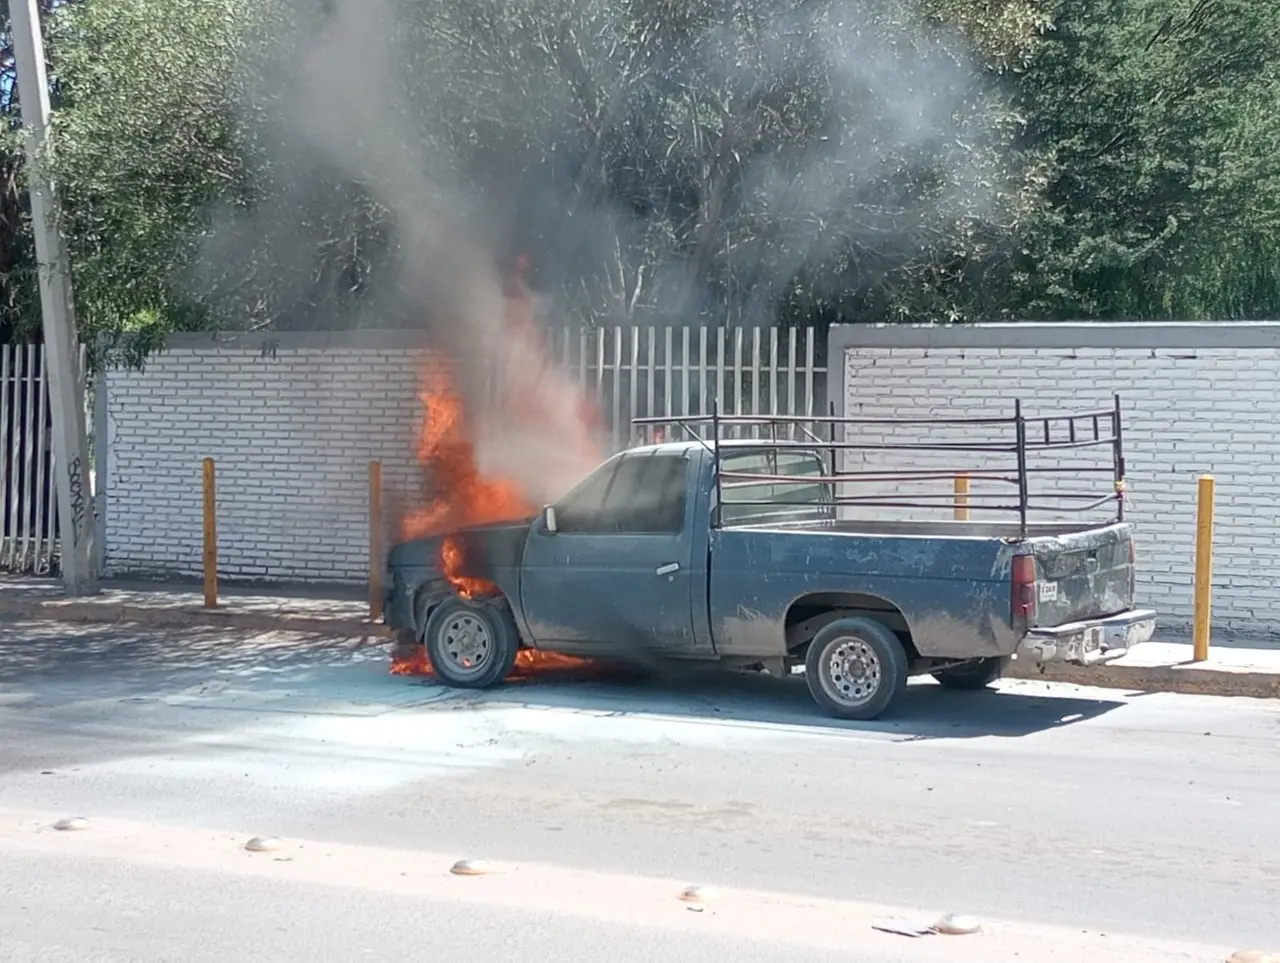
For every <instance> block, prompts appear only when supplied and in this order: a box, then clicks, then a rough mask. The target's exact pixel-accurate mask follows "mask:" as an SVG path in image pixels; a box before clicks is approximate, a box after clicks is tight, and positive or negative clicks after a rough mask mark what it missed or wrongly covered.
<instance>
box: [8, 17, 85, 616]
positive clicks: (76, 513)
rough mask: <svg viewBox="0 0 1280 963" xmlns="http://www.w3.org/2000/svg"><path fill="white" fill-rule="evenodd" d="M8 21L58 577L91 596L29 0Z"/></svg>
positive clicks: (63, 295)
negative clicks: (48, 422) (49, 433)
mask: <svg viewBox="0 0 1280 963" xmlns="http://www.w3.org/2000/svg"><path fill="white" fill-rule="evenodd" d="M9 19H10V28H11V30H12V32H13V59H14V66H15V67H16V68H17V73H18V98H19V106H20V108H21V110H22V126H23V127H24V128H25V129H26V141H27V145H26V146H27V183H28V186H29V189H30V192H31V226H32V230H33V231H34V233H35V241H36V262H37V264H38V265H39V273H40V315H41V320H42V322H43V326H44V351H45V368H46V371H47V372H48V375H47V377H48V379H49V406H50V409H51V412H52V414H53V459H54V466H55V468H56V469H57V473H56V484H57V489H58V531H59V535H60V541H61V546H60V547H61V556H62V580H63V584H64V585H65V586H66V592H67V594H68V595H71V596H76V595H91V594H93V593H94V592H95V591H97V581H98V573H97V571H96V570H95V568H94V562H93V494H92V492H91V490H90V486H89V442H88V438H87V436H86V433H85V410H84V409H85V385H84V372H83V371H82V370H81V368H80V351H79V342H78V340H77V338H76V318H75V312H74V309H73V306H72V304H73V302H72V297H71V268H70V264H69V262H68V260H67V252H66V246H65V245H64V244H63V240H62V235H61V233H59V231H58V225H57V222H56V210H55V205H54V197H53V182H52V181H51V180H50V179H49V178H48V177H47V176H45V173H44V171H43V169H42V163H43V154H44V145H45V141H46V139H47V138H48V135H49V115H50V113H51V107H50V104H49V78H48V75H47V73H46V71H45V65H44V37H43V35H42V34H41V31H40V8H39V5H38V2H37V0H10V2H9Z"/></svg>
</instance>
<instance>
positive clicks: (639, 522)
mask: <svg viewBox="0 0 1280 963" xmlns="http://www.w3.org/2000/svg"><path fill="white" fill-rule="evenodd" d="M691 464H692V463H691V461H690V459H689V457H688V454H687V453H686V452H679V451H674V452H673V451H662V450H647V451H633V452H624V453H623V454H621V455H617V456H615V457H614V458H611V459H610V460H609V461H607V462H605V464H603V465H601V466H600V468H599V469H597V470H596V471H595V472H594V473H593V474H592V475H591V476H589V477H588V478H587V479H586V481H584V482H583V483H582V484H581V485H579V486H578V487H577V488H576V489H575V490H574V491H573V492H571V493H570V494H569V495H568V496H566V497H565V498H564V499H563V500H562V501H561V502H560V503H558V504H557V505H556V506H555V516H556V531H554V532H551V531H548V530H547V527H546V524H545V520H544V519H539V520H538V521H537V522H536V523H535V524H534V526H533V529H532V530H531V531H530V533H529V537H528V540H527V541H526V543H525V551H524V558H523V561H522V564H521V588H520V598H521V604H522V606H523V608H524V612H525V616H526V618H527V620H528V625H529V631H530V633H531V634H532V636H533V639H534V642H535V643H536V644H537V645H539V646H540V647H545V648H553V649H560V650H563V651H573V650H576V649H582V650H595V651H601V652H606V653H607V652H608V651H610V650H617V651H618V652H619V654H620V655H626V654H627V652H626V650H627V649H628V648H630V649H632V650H633V651H634V650H636V649H640V650H642V651H643V650H650V651H654V652H658V653H662V654H686V655H691V654H697V653H699V651H700V650H699V643H698V642H697V641H696V637H695V633H694V630H693V607H692V606H693V600H694V596H695V586H696V588H697V596H698V598H699V599H702V598H703V594H704V592H705V581H704V580H705V577H706V573H705V571H704V570H703V569H704V567H705V564H704V566H699V569H698V571H697V572H695V571H694V570H693V569H694V566H693V564H692V555H693V552H692V539H691V538H690V537H689V534H688V531H689V525H690V518H691V517H692V513H693V507H694V506H693V505H692V504H691V502H692V499H691V496H690V484H689V474H690V469H691ZM704 604H705V601H704ZM707 654H710V648H709V646H708V647H707Z"/></svg>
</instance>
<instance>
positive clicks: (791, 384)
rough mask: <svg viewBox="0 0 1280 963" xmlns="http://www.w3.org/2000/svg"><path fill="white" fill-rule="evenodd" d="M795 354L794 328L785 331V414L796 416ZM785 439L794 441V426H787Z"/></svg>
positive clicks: (796, 357) (797, 411) (797, 360)
mask: <svg viewBox="0 0 1280 963" xmlns="http://www.w3.org/2000/svg"><path fill="white" fill-rule="evenodd" d="M799 360H800V359H799V357H798V356H797V352H796V329H795V327H794V326H792V327H790V328H788V329H787V414H788V415H798V414H799V413H800V412H799V410H798V409H797V408H796V366H797V364H798V362H799ZM787 438H788V439H789V440H790V441H795V440H796V426H795V425H794V424H792V425H788V426H787Z"/></svg>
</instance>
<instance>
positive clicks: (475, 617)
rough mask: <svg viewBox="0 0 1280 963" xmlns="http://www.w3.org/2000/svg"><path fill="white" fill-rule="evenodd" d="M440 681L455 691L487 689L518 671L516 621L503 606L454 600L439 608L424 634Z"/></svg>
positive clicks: (495, 603) (488, 602) (434, 669)
mask: <svg viewBox="0 0 1280 963" xmlns="http://www.w3.org/2000/svg"><path fill="white" fill-rule="evenodd" d="M423 641H424V643H425V644H426V647H427V658H428V659H429V660H430V661H431V668H432V670H433V671H434V673H435V675H436V678H438V679H439V680H440V681H441V682H443V683H445V684H446V685H450V686H453V687H454V688H455V689H487V688H489V687H490V686H494V685H497V684H498V683H499V682H501V681H502V680H503V679H505V678H506V677H507V676H508V675H510V674H511V669H512V668H513V667H514V666H515V662H516V652H517V651H518V650H519V648H520V639H519V634H518V633H517V631H516V625H515V620H514V619H513V618H512V617H511V612H510V610H509V609H507V607H506V605H505V604H504V603H501V602H495V601H491V600H490V601H484V602H471V601H468V600H466V599H459V598H451V599H448V600H446V601H444V602H442V603H440V605H438V606H437V607H436V609H435V611H433V612H432V613H431V617H430V618H428V619H427V628H426V631H425V632H424V633H423Z"/></svg>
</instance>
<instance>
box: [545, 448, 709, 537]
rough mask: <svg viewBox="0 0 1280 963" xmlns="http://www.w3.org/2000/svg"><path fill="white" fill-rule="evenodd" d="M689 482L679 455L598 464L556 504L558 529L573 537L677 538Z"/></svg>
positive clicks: (631, 456)
mask: <svg viewBox="0 0 1280 963" xmlns="http://www.w3.org/2000/svg"><path fill="white" fill-rule="evenodd" d="M688 478H689V458H688V456H687V455H685V454H683V453H672V452H658V451H648V452H627V453H625V454H623V455H621V456H619V457H616V458H613V459H611V460H610V461H608V462H606V463H605V464H604V465H602V466H600V468H599V469H597V471H596V472H595V474H593V475H592V476H591V477H590V478H588V479H587V480H586V481H585V482H584V483H583V484H582V485H580V486H579V487H578V488H577V490H575V491H574V492H572V493H570V494H569V496H568V497H566V498H565V499H564V501H563V502H562V503H561V504H559V505H557V506H556V527H557V528H558V529H559V530H560V531H561V532H566V533H576V534H599V535H606V534H611V535H676V534H679V533H680V532H681V531H682V530H683V528H684V516H685V508H686V504H687V501H688Z"/></svg>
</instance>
